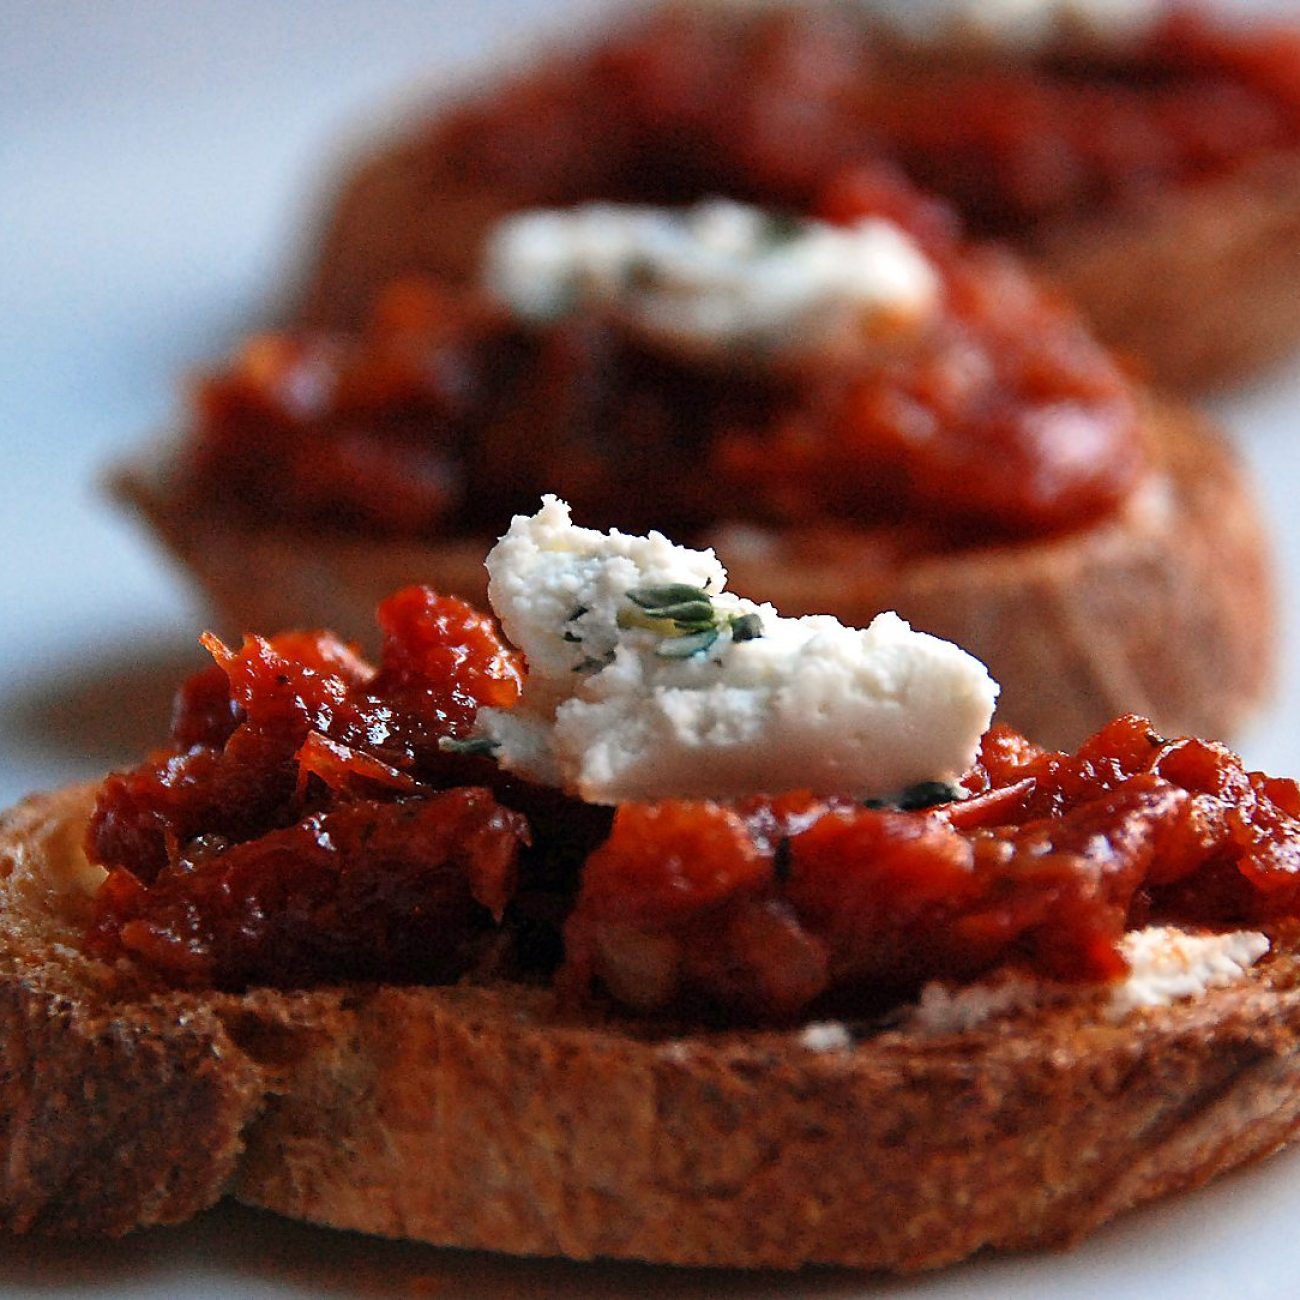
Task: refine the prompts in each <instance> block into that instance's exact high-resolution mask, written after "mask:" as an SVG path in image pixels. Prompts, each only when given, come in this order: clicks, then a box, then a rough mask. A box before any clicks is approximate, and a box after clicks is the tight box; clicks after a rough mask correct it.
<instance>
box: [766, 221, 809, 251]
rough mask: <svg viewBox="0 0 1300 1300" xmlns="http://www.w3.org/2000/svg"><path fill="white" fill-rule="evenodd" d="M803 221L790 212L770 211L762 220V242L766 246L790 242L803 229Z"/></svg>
mask: <svg viewBox="0 0 1300 1300" xmlns="http://www.w3.org/2000/svg"><path fill="white" fill-rule="evenodd" d="M804 224H805V223H804V222H803V221H802V220H801V219H800V218H799V217H796V216H795V215H794V214H793V213H790V212H771V213H769V214H768V215H767V218H766V220H765V221H764V222H763V234H762V240H763V244H764V246H765V247H767V248H780V247H781V245H782V244H789V243H792V242H793V241H794V240H796V239H798V238H799V236H800V235H802V234H803V231H804Z"/></svg>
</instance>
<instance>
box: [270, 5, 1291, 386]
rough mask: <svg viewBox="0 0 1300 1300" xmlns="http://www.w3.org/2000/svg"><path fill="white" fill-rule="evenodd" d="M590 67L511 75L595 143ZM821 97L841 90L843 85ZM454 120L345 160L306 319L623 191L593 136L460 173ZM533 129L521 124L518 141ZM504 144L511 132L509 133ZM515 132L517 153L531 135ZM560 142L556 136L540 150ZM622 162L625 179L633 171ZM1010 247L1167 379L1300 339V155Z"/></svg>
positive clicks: (889, 48) (1149, 370) (923, 71)
mask: <svg viewBox="0 0 1300 1300" xmlns="http://www.w3.org/2000/svg"><path fill="white" fill-rule="evenodd" d="M671 8H672V7H671V6H669V11H670V12H671ZM696 21H697V22H698V21H699V19H698V16H697V18H696ZM710 30H713V31H715V32H716V35H715V36H714V37H713V39H714V40H715V41H719V42H725V41H729V40H735V39H737V37H736V28H735V27H734V25H733V26H728V24H727V23H725V22H720V21H718V20H717V15H714V16H713V25H712V28H711V29H710ZM811 48H813V49H814V50H815V49H816V42H815V40H814V41H813V42H812V44H811ZM882 53H884V55H885V57H886V59H887V62H888V66H889V68H890V73H889V75H890V76H893V77H897V78H900V79H903V80H913V81H915V80H922V81H923V80H924V78H926V77H927V76H933V74H934V70H935V68H936V67H937V68H938V69H941V70H942V69H944V68H948V67H950V66H952V67H961V66H963V63H964V61H965V60H966V59H967V58H968V57H969V52H968V51H967V50H966V49H965V47H964V46H962V45H960V44H957V45H955V46H954V47H953V48H952V50H951V51H945V50H943V49H942V48H940V49H927V50H926V51H925V53H924V54H923V55H920V56H918V55H916V54H915V53H909V52H908V51H907V50H906V49H898V48H895V47H894V46H893V45H892V44H891V43H890V42H889V41H886V42H885V43H884V46H883V49H882ZM589 75H590V73H589V70H588V69H587V68H586V67H585V65H584V64H582V63H581V62H566V61H564V60H563V59H557V60H556V61H555V63H553V64H552V65H550V66H547V65H543V66H542V67H541V68H540V69H539V70H537V71H536V72H535V73H533V74H532V75H531V76H530V77H528V78H526V79H524V80H522V81H519V82H514V83H512V82H509V81H507V82H506V85H507V86H508V87H509V86H511V85H517V86H521V87H524V91H523V93H522V94H521V96H520V100H521V103H525V104H527V105H530V106H531V110H532V112H533V115H534V116H535V118H536V119H537V120H539V121H546V122H548V123H549V122H551V121H552V120H554V121H555V122H557V123H559V124H560V125H561V127H562V128H563V129H562V130H561V131H559V132H558V134H559V135H560V138H562V139H563V138H567V135H572V136H574V137H575V138H577V139H584V140H585V139H587V138H588V133H586V132H584V130H583V126H584V124H585V121H584V118H583V109H582V101H581V92H580V91H575V89H574V86H575V84H578V85H581V84H582V81H581V79H582V78H583V77H584V76H589ZM826 94H827V95H828V97H829V98H830V100H832V101H833V100H834V97H835V88H834V86H833V85H832V86H831V87H830V88H829V89H827V91H826ZM487 102H488V99H487V97H486V96H483V97H481V98H480V99H474V100H470V101H469V103H470V105H471V108H472V107H473V106H474V105H476V104H478V103H487ZM453 107H454V105H453ZM453 116H454V114H453V115H448V116H447V117H445V118H444V117H442V116H440V115H439V114H438V112H437V111H436V110H435V111H434V112H433V114H432V116H431V118H430V119H429V120H426V121H424V122H422V123H420V124H418V125H417V126H416V127H415V128H414V129H412V130H408V131H407V132H405V133H404V134H397V135H395V136H393V137H391V138H389V139H387V140H383V141H381V142H379V144H378V145H377V147H376V148H375V149H374V150H373V151H372V152H371V153H370V154H369V155H366V156H362V157H361V158H359V159H355V160H353V162H352V164H351V165H350V166H349V167H346V168H345V170H344V171H343V174H342V175H341V177H340V179H339V181H338V184H337V186H336V188H335V191H334V193H333V194H332V195H331V196H330V197H329V199H328V201H327V206H326V211H325V214H324V217H323V220H322V222H321V224H320V228H319V230H318V232H317V233H316V234H315V236H314V246H313V247H311V248H310V249H309V250H308V253H307V260H306V269H305V272H304V274H303V275H302V277H301V281H300V283H299V284H298V285H297V286H296V288H295V290H294V292H293V301H292V306H291V312H292V315H293V316H294V317H295V318H296V319H298V320H300V321H301V322H303V323H305V324H308V325H311V326H313V327H325V328H353V327H355V326H356V325H357V324H358V322H360V321H362V320H364V319H365V317H366V315H367V313H368V311H369V308H370V305H371V304H372V303H373V301H374V299H375V296H376V293H377V292H378V290H379V289H381V288H382V287H383V286H384V285H386V284H387V283H389V282H390V281H391V280H393V279H395V278H397V277H400V276H405V275H413V274H421V275H435V276H438V277H441V278H444V279H448V280H451V281H454V282H464V281H469V280H473V279H475V278H476V277H477V275H478V272H479V265H480V261H481V252H482V245H483V240H484V237H485V235H486V233H487V232H488V231H489V230H490V228H491V227H492V226H493V224H494V223H495V222H497V221H498V220H500V219H501V217H503V216H504V215H505V214H506V213H508V212H511V211H514V210H516V209H519V208H522V207H535V206H539V205H541V206H546V205H551V204H563V203H567V202H574V201H580V200H585V199H590V198H593V197H601V196H602V195H603V194H604V191H605V190H606V189H608V188H610V187H611V185H612V186H613V187H614V189H615V190H617V186H618V184H619V182H618V181H611V180H610V179H609V178H608V177H604V176H602V174H601V170H600V169H601V167H602V162H601V159H602V157H603V154H602V152H601V150H602V149H603V148H605V147H606V146H605V145H604V143H603V142H600V143H597V142H592V143H591V147H590V149H589V150H588V151H587V154H588V155H590V156H584V157H583V158H568V157H566V156H565V155H564V154H563V153H561V154H559V156H558V157H557V158H556V159H555V160H553V161H552V162H551V163H550V164H549V167H547V166H543V165H542V164H539V163H538V162H536V160H533V161H532V162H531V163H530V165H529V167H528V168H522V169H521V170H520V174H519V175H517V176H513V175H507V174H503V176H502V177H501V178H499V179H497V180H495V181H491V182H489V181H486V180H483V179H481V178H478V177H475V176H466V175H464V174H463V169H462V168H461V167H460V166H459V164H458V163H457V162H456V161H455V160H454V158H453V157H452V156H451V153H452V151H450V150H445V149H443V148H442V147H441V145H440V143H439V142H440V141H441V139H442V137H441V135H440V134H439V133H440V131H442V130H444V128H445V127H446V126H447V125H448V123H449V122H450V121H451V119H452V117H453ZM526 125H527V124H526V123H525V124H524V125H523V126H518V125H517V126H516V128H515V135H516V136H517V135H518V134H519V132H520V131H521V130H526ZM667 129H668V130H669V131H670V132H672V131H681V130H682V129H683V128H682V127H681V126H680V125H679V124H674V125H672V126H671V127H670V128H667ZM566 133H567V134H566ZM502 138H503V140H506V141H509V140H512V139H514V137H513V136H511V135H510V132H509V131H503V132H502ZM516 143H517V144H519V145H520V147H522V140H517V141H516ZM501 147H504V146H501ZM609 147H610V148H613V147H614V146H609ZM560 148H561V146H559V145H557V144H556V142H555V140H553V139H551V138H550V137H549V136H547V137H546V138H545V139H544V140H543V142H542V145H541V146H539V149H538V152H539V153H540V154H543V155H545V151H546V150H557V149H560ZM727 163H728V160H725V159H724V160H721V161H720V162H719V163H718V171H717V176H716V177H715V178H713V179H712V180H711V181H710V180H708V179H707V178H701V177H696V178H695V184H697V185H698V186H700V187H701V194H700V195H696V196H695V197H700V196H701V195H704V194H708V193H710V192H712V191H714V190H720V191H723V192H725V191H727V189H728V186H729V184H731V183H732V181H731V180H730V179H729V177H730V172H729V171H728V167H727ZM611 166H614V169H615V173H616V174H617V168H618V167H619V166H621V167H623V168H624V169H626V168H627V167H628V164H627V161H626V160H623V162H622V163H621V164H611ZM743 166H744V164H743V162H742V164H741V168H742V171H743ZM828 166H830V164H829V163H828ZM539 168H540V171H539ZM828 179H830V177H829V176H824V177H822V180H823V182H824V181H826V180H828ZM990 183H992V182H990ZM1011 242H1013V243H1014V244H1015V245H1016V246H1017V247H1018V250H1019V251H1020V252H1021V253H1022V254H1023V255H1024V256H1025V257H1026V258H1027V260H1029V261H1030V263H1031V264H1032V265H1034V266H1035V268H1036V269H1037V270H1038V271H1039V272H1041V273H1042V274H1043V276H1044V277H1045V278H1046V279H1047V280H1049V281H1052V282H1054V283H1056V284H1058V285H1059V286H1060V287H1061V288H1062V289H1063V290H1064V291H1066V292H1067V293H1068V294H1070V295H1072V297H1073V298H1074V300H1075V302H1076V304H1077V305H1078V306H1079V308H1080V309H1081V310H1082V312H1083V313H1084V315H1086V316H1087V317H1088V318H1089V320H1090V321H1091V323H1092V324H1093V326H1094V328H1095V330H1096V332H1097V334H1098V335H1099V337H1100V338H1101V339H1102V340H1103V341H1104V342H1105V343H1107V344H1108V345H1109V346H1111V347H1113V348H1114V349H1116V350H1117V351H1119V352H1121V353H1123V354H1125V355H1127V356H1128V357H1130V358H1131V359H1133V361H1134V362H1135V364H1136V365H1137V366H1138V367H1139V368H1140V369H1141V371H1142V372H1143V375H1144V377H1145V378H1148V379H1149V380H1150V381H1151V382H1153V383H1154V384H1156V385H1157V386H1158V387H1163V388H1171V389H1175V390H1180V391H1188V392H1205V391H1209V390H1213V389H1217V388H1222V387H1224V386H1226V385H1228V384H1230V383H1232V382H1234V381H1239V380H1241V379H1243V378H1245V377H1246V376H1248V375H1250V374H1251V373H1253V372H1256V371H1258V370H1260V369H1261V368H1263V367H1265V366H1267V365H1268V364H1269V363H1271V362H1275V361H1277V360H1278V359H1279V358H1281V357H1283V356H1285V355H1286V354H1287V353H1289V352H1290V351H1292V350H1293V349H1294V348H1295V346H1296V345H1297V343H1298V342H1300V259H1298V258H1297V257H1296V255H1295V250H1296V248H1297V246H1298V245H1300V150H1291V149H1278V150H1274V151H1272V152H1268V153H1264V154H1261V155H1257V156H1253V157H1250V158H1248V159H1245V160H1243V162H1242V164H1241V165H1240V166H1239V167H1237V168H1236V169H1235V170H1231V171H1229V172H1228V173H1226V174H1224V175H1214V176H1210V177H1207V178H1202V179H1198V180H1195V181H1191V182H1187V183H1184V184H1177V185H1169V186H1166V187H1164V188H1163V189H1157V190H1153V191H1151V192H1149V193H1144V194H1143V195H1142V196H1141V197H1140V198H1139V199H1132V200H1126V201H1123V202H1118V201H1117V202H1115V203H1111V204H1103V205H1102V206H1101V207H1100V208H1099V209H1098V210H1097V211H1096V212H1095V213H1094V212H1089V213H1087V214H1086V215H1084V216H1080V217H1078V218H1070V219H1053V220H1046V221H1043V222H1041V223H1038V224H1032V225H1026V226H1025V228H1024V229H1023V230H1021V231H1020V232H1019V233H1018V234H1015V235H1012V236H1011Z"/></svg>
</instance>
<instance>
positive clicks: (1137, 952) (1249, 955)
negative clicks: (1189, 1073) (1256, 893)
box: [1111, 925, 1268, 1016]
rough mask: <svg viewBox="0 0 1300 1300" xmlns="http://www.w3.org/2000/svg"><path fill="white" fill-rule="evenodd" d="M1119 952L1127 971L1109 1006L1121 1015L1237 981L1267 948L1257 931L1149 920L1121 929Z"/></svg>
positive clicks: (1266, 943) (1161, 1004) (1165, 1003)
mask: <svg viewBox="0 0 1300 1300" xmlns="http://www.w3.org/2000/svg"><path fill="white" fill-rule="evenodd" d="M1120 951H1121V952H1122V953H1123V954H1124V959H1125V960H1126V961H1127V962H1128V964H1129V973H1128V978H1127V979H1126V980H1124V982H1123V983H1122V984H1119V985H1117V986H1116V988H1115V991H1114V993H1113V994H1112V996H1111V1010H1112V1012H1113V1013H1114V1014H1116V1015H1121V1016H1122V1015H1124V1014H1125V1013H1127V1012H1128V1011H1131V1010H1132V1009H1133V1008H1134V1007H1162V1006H1167V1005H1168V1004H1169V1003H1171V1002H1177V1001H1178V1000H1179V999H1180V998H1194V997H1199V996H1200V995H1201V994H1202V993H1204V992H1205V991H1206V989H1215V988H1220V987H1222V986H1223V985H1225V984H1234V983H1236V981H1237V980H1239V979H1241V977H1242V976H1243V975H1244V974H1245V973H1246V972H1247V971H1248V970H1249V969H1250V968H1251V967H1252V966H1253V965H1254V964H1255V963H1256V962H1257V961H1258V960H1259V959H1260V958H1261V957H1262V956H1263V955H1264V954H1265V953H1266V952H1267V951H1268V939H1267V938H1266V937H1265V936H1264V935H1262V934H1260V933H1259V932H1258V931H1257V930H1234V931H1231V932H1230V933H1228V934H1192V933H1190V932H1188V931H1186V930H1179V929H1176V928H1175V927H1173V926H1156V925H1153V926H1148V927H1147V928H1146V929H1145V930H1134V931H1133V932H1132V933H1130V934H1126V935H1125V936H1124V938H1123V940H1122V942H1121V943H1120Z"/></svg>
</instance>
